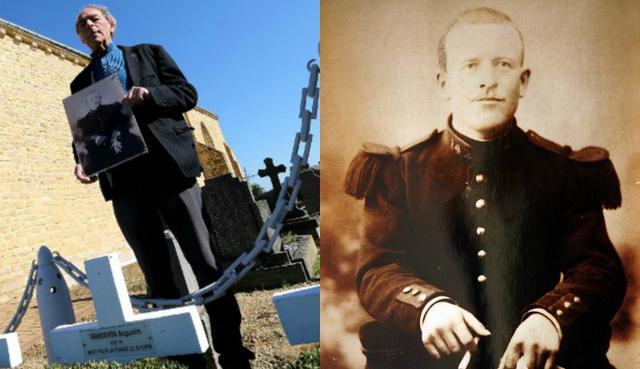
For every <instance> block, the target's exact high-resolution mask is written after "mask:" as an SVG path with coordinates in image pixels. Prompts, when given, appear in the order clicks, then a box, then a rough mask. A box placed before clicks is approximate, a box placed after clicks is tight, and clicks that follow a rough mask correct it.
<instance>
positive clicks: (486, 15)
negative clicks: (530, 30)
mask: <svg viewBox="0 0 640 369" xmlns="http://www.w3.org/2000/svg"><path fill="white" fill-rule="evenodd" d="M502 23H507V24H510V25H512V26H513V28H514V29H515V30H516V31H517V32H518V36H519V37H520V42H521V43H522V52H521V56H520V63H521V64H522V63H524V39H523V38H522V33H521V32H520V30H519V29H518V27H516V25H515V24H514V23H513V21H512V20H511V18H509V16H508V15H506V14H504V13H503V12H500V11H497V10H495V9H491V8H486V7H482V8H474V9H470V10H467V11H465V12H463V13H460V15H458V16H457V17H456V19H455V20H454V21H453V22H452V23H451V24H450V25H449V28H447V31H446V32H445V33H444V34H443V35H442V36H441V37H440V41H439V42H438V64H439V65H440V69H441V70H443V71H446V70H447V50H446V47H445V44H446V42H447V35H448V34H449V32H450V31H451V30H452V29H453V28H454V27H455V26H457V25H458V24H502Z"/></svg>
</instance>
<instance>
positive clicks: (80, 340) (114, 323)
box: [51, 254, 209, 363]
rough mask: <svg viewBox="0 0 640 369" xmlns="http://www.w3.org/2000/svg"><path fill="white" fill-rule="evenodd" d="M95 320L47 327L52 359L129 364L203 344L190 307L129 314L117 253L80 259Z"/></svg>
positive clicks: (190, 350) (203, 337) (201, 348)
mask: <svg viewBox="0 0 640 369" xmlns="http://www.w3.org/2000/svg"><path fill="white" fill-rule="evenodd" d="M85 269H86V271H87V277H88V279H89V288H90V289H91V296H92V298H93V306H94V307H95V310H96V318H97V321H95V322H86V323H77V324H69V325H63V326H59V327H57V328H55V329H53V330H52V331H51V341H52V344H53V345H52V346H53V355H54V359H53V361H54V362H58V363H79V362H87V361H92V360H109V361H118V362H129V361H132V360H135V359H140V358H143V357H155V356H170V355H186V354H193V353H202V352H205V351H206V350H207V348H208V347H209V343H208V341H207V338H206V333H205V331H204V329H203V327H202V323H201V321H200V316H199V315H198V311H197V309H196V307H195V306H185V307H179V308H174V309H167V310H162V311H154V312H150V313H141V314H134V313H133V308H132V307H131V302H130V300H129V295H128V291H127V286H126V284H125V281H124V276H123V274H122V269H121V266H120V260H119V259H118V255H117V254H110V255H107V256H103V257H99V258H95V259H90V260H87V261H86V262H85Z"/></svg>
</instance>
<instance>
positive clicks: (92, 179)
mask: <svg viewBox="0 0 640 369" xmlns="http://www.w3.org/2000/svg"><path fill="white" fill-rule="evenodd" d="M74 174H75V175H76V178H78V181H80V182H82V183H85V184H87V183H93V182H95V181H96V180H97V179H98V177H97V176H93V177H87V176H86V175H85V174H84V169H82V165H80V164H76V168H75V170H74Z"/></svg>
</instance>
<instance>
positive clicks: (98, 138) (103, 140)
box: [91, 135, 107, 146]
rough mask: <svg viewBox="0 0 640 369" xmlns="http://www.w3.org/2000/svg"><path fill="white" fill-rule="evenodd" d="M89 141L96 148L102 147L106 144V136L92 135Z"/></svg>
mask: <svg viewBox="0 0 640 369" xmlns="http://www.w3.org/2000/svg"><path fill="white" fill-rule="evenodd" d="M91 139H92V140H93V142H95V144H96V145H98V146H103V145H104V144H106V143H107V136H102V135H93V136H91Z"/></svg>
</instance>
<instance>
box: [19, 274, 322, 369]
mask: <svg viewBox="0 0 640 369" xmlns="http://www.w3.org/2000/svg"><path fill="white" fill-rule="evenodd" d="M124 274H125V279H126V281H127V286H128V287H129V292H130V293H131V294H135V295H139V294H144V293H145V283H144V279H143V277H142V273H141V272H140V269H139V268H138V266H137V264H134V265H130V266H128V267H125V268H124ZM308 285H310V284H299V285H294V286H287V287H284V288H280V289H274V290H263V291H254V292H250V293H248V292H242V293H237V294H236V297H237V299H238V302H239V304H240V309H241V310H242V317H243V321H242V333H243V340H244V342H245V346H246V347H248V348H249V349H250V350H252V351H253V352H255V354H256V359H255V360H254V362H253V367H254V369H285V368H287V367H288V364H293V363H294V362H295V361H296V359H298V357H299V356H300V354H301V353H303V352H309V351H313V350H314V349H315V348H316V347H318V345H317V344H310V345H298V346H291V345H290V344H289V343H288V341H287V338H286V336H285V334H284V330H283V329H282V326H281V325H280V321H279V320H278V316H277V314H276V311H275V307H274V306H273V303H272V302H271V296H272V295H273V294H275V293H277V292H281V291H285V290H290V289H295V288H300V287H304V286H308ZM71 295H72V298H73V299H74V300H75V299H80V298H86V297H89V296H90V294H89V292H88V290H86V289H84V288H80V287H76V288H73V289H72V290H71ZM76 318H77V319H78V320H79V321H87V320H94V319H95V317H92V316H88V317H76ZM45 366H46V352H45V350H44V346H43V345H37V346H35V347H34V348H33V349H31V350H29V352H27V353H24V363H23V364H22V365H20V366H19V367H18V368H19V369H41V368H43V367H45ZM87 368H90V366H87ZM155 368H162V364H161V363H158V364H157V365H154V366H150V367H149V369H155Z"/></svg>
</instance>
